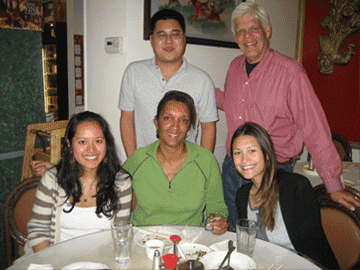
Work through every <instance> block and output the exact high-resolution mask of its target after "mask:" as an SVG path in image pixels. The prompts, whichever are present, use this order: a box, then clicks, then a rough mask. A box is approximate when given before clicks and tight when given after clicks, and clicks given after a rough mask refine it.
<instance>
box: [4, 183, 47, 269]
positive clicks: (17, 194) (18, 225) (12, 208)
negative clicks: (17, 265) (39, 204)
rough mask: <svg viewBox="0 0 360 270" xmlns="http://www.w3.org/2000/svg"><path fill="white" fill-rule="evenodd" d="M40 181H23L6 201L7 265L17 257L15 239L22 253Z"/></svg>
mask: <svg viewBox="0 0 360 270" xmlns="http://www.w3.org/2000/svg"><path fill="white" fill-rule="evenodd" d="M39 181H40V180H39V178H30V179H26V180H24V181H21V182H20V183H19V184H18V185H17V186H16V187H15V188H13V189H12V191H11V192H10V194H9V195H8V197H7V199H6V201H5V204H4V213H3V214H4V233H5V252H6V264H7V267H9V266H10V265H11V264H12V262H13V261H14V259H15V258H16V255H15V254H14V245H13V243H14V242H13V241H16V242H17V243H18V246H19V248H18V250H19V255H21V254H22V251H23V247H24V245H25V243H26V237H27V222H28V221H29V220H30V216H31V211H32V207H33V204H34V200H35V192H36V188H37V186H38V184H39Z"/></svg>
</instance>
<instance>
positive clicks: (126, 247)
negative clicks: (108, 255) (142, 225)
mask: <svg viewBox="0 0 360 270" xmlns="http://www.w3.org/2000/svg"><path fill="white" fill-rule="evenodd" d="M111 234H112V238H113V240H114V248H115V261H116V263H117V264H119V265H128V264H129V263H130V262H131V242H132V224H131V223H128V222H114V223H113V224H112V225H111Z"/></svg>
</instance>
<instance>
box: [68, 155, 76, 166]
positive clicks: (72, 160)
mask: <svg viewBox="0 0 360 270" xmlns="http://www.w3.org/2000/svg"><path fill="white" fill-rule="evenodd" d="M69 162H70V164H74V162H75V158H74V156H73V155H71V157H70V161H69Z"/></svg>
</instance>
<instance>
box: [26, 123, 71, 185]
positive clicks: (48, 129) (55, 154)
mask: <svg viewBox="0 0 360 270" xmlns="http://www.w3.org/2000/svg"><path fill="white" fill-rule="evenodd" d="M68 123H69V120H64V121H54V122H46V123H37V124H30V125H28V127H27V131H26V139H25V149H24V158H23V165H22V173H21V181H23V180H25V179H28V178H31V177H34V175H33V173H32V171H31V168H30V162H31V161H32V160H33V158H34V157H35V159H39V160H44V161H48V162H51V163H53V164H54V165H56V164H57V163H58V162H59V161H60V160H61V149H62V144H61V139H62V138H64V136H65V131H66V126H67V124H68ZM36 136H42V137H45V138H48V139H50V147H48V148H47V149H46V151H45V152H44V151H43V149H42V148H35V140H36Z"/></svg>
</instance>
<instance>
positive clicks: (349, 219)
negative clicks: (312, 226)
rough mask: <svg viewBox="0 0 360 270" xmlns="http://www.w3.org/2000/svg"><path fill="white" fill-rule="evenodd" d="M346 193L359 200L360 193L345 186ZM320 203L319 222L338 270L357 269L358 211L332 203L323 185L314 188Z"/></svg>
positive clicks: (359, 250)
mask: <svg viewBox="0 0 360 270" xmlns="http://www.w3.org/2000/svg"><path fill="white" fill-rule="evenodd" d="M345 189H346V191H348V192H349V193H351V194H353V195H354V196H357V197H358V198H360V192H359V191H357V190H355V189H353V188H351V187H348V186H346V188H345ZM314 191H315V195H316V197H317V199H318V201H319V203H320V211H321V222H322V226H323V228H324V231H325V234H326V237H327V239H328V241H329V243H330V246H331V248H332V250H333V252H334V254H335V257H336V259H337V261H338V263H339V266H340V269H344V270H347V269H359V268H357V267H359V265H360V209H359V208H356V209H355V211H350V210H349V209H347V208H346V207H344V206H343V205H341V204H339V203H336V202H334V201H333V200H331V198H330V194H329V193H328V192H327V191H326V189H325V186H324V184H321V185H318V186H316V187H315V188H314Z"/></svg>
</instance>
